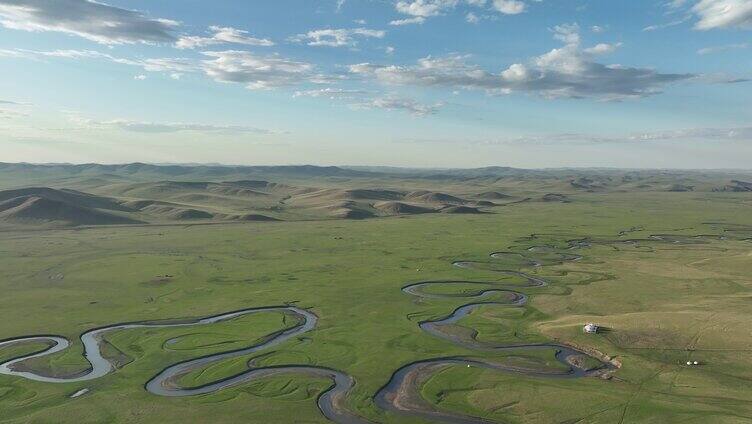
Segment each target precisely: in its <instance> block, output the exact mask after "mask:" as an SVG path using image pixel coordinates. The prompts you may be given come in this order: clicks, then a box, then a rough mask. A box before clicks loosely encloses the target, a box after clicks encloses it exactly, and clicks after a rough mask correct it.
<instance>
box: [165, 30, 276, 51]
mask: <svg viewBox="0 0 752 424" xmlns="http://www.w3.org/2000/svg"><path fill="white" fill-rule="evenodd" d="M209 31H210V32H211V33H212V34H211V36H209V37H200V36H182V37H180V39H178V41H177V43H175V47H177V48H179V49H196V48H200V47H206V46H213V45H217V44H244V45H248V46H264V47H268V46H273V45H274V42H273V41H271V40H269V39H266V38H254V37H250V36H248V31H243V30H240V29H236V28H232V27H220V26H210V27H209Z"/></svg>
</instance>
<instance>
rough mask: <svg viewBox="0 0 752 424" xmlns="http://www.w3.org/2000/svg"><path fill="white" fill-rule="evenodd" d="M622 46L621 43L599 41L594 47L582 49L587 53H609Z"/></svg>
mask: <svg viewBox="0 0 752 424" xmlns="http://www.w3.org/2000/svg"><path fill="white" fill-rule="evenodd" d="M621 46H622V44H621V43H614V44H608V43H599V44H596V45H594V46H593V47H588V48H586V49H583V50H582V51H583V52H585V53H587V54H592V55H599V54H609V53H613V52H615V51H616V49H618V48H619V47H621Z"/></svg>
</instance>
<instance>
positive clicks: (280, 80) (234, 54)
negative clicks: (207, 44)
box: [203, 50, 321, 90]
mask: <svg viewBox="0 0 752 424" xmlns="http://www.w3.org/2000/svg"><path fill="white" fill-rule="evenodd" d="M203 54H204V55H206V56H208V57H210V58H212V59H210V60H205V61H203V70H204V72H206V75H208V76H209V77H210V78H212V79H214V80H215V81H219V82H234V83H241V84H245V85H246V87H248V88H249V89H252V90H259V89H271V88H277V87H283V86H289V85H295V84H299V83H302V82H306V81H310V82H318V81H320V78H319V77H321V76H320V75H314V74H313V70H314V67H313V65H311V64H309V63H305V62H296V61H294V60H291V59H287V58H284V57H281V56H278V55H273V56H257V55H254V54H253V53H250V52H245V51H236V50H227V51H217V52H204V53H203Z"/></svg>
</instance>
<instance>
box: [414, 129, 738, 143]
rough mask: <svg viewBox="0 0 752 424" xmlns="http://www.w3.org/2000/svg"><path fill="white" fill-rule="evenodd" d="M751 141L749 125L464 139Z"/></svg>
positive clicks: (541, 141)
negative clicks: (623, 132)
mask: <svg viewBox="0 0 752 424" xmlns="http://www.w3.org/2000/svg"><path fill="white" fill-rule="evenodd" d="M727 141H752V127H737V128H687V129H674V130H666V131H652V132H638V133H631V134H623V135H598V134H586V133H559V134H527V135H519V136H513V137H504V138H495V139H477V140H465V141H464V142H465V143H466V144H471V145H485V146H494V145H507V144H537V145H553V144H601V143H608V144H616V143H619V144H621V143H665V142H673V143H682V142H727ZM403 142H408V143H421V144H434V143H456V142H457V140H450V139H417V140H416V139H412V140H404V141H403Z"/></svg>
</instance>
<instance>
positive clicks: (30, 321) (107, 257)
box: [0, 164, 752, 423]
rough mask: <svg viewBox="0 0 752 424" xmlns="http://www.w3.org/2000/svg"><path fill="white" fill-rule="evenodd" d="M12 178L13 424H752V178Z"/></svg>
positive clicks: (9, 378) (466, 174)
mask: <svg viewBox="0 0 752 424" xmlns="http://www.w3.org/2000/svg"><path fill="white" fill-rule="evenodd" d="M0 177H2V178H0V181H1V184H2V187H0V188H1V189H2V190H3V191H0V221H1V222H2V226H0V234H2V237H0V286H1V288H2V290H3V296H2V297H1V298H0V310H2V311H3V316H4V317H6V319H4V320H3V321H2V322H0V340H2V341H0V364H2V365H0V411H2V413H1V414H0V421H2V422H8V423H27V422H39V423H46V422H70V423H74V422H75V423H80V422H134V423H135V422H168V421H169V422H178V421H183V422H209V421H211V422H218V423H222V422H227V423H234V422H258V423H262V422H311V423H313V422H329V421H335V422H390V423H391V422H394V423H423V422H426V423H427V422H472V423H484V422H503V423H506V422H510V423H561V422H566V423H643V422H644V423H655V422H661V423H687V422H696V423H706V422H713V423H740V422H752V392H751V391H750V390H749V388H750V384H751V383H752V355H750V354H751V353H752V334H750V332H749V316H750V313H752V306H750V303H749V299H750V296H752V277H751V275H752V218H751V217H752V214H750V208H751V207H752V197H750V193H749V189H750V187H752V185H749V183H746V182H745V181H751V180H752V176H750V175H749V174H747V175H745V174H744V173H741V172H740V173H728V172H727V173H721V172H718V173H715V172H703V173H701V172H690V171H687V172H679V171H673V172H667V171H610V170H576V171H574V170H555V171H522V170H515V169H508V168H494V169H485V170H465V171H455V170H441V171H427V170H422V171H404V172H399V173H395V172H388V170H382V169H346V168H315V167H273V168H230V167H157V166H153V165H138V164H135V165H120V166H103V165H91V166H64V165H60V166H48V167H42V166H36V165H13V164H6V165H0ZM449 212H454V213H449ZM587 322H594V323H597V324H599V325H600V326H601V327H602V330H603V331H601V332H599V333H598V334H584V333H583V332H582V325H583V324H585V323H587ZM121 324H128V325H126V326H124V327H122V328H121V327H118V326H120V325H121ZM113 326H115V327H114V328H113ZM82 339H83V340H84V342H86V343H87V345H86V346H87V348H86V351H85V350H84V345H83V343H82ZM68 344H69V345H68ZM85 352H86V354H87V356H86V358H85V357H84V356H83V355H84V353H85ZM23 358H27V359H23ZM87 358H88V360H87ZM687 361H690V362H693V361H698V365H691V366H687V365H686V362H687Z"/></svg>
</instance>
